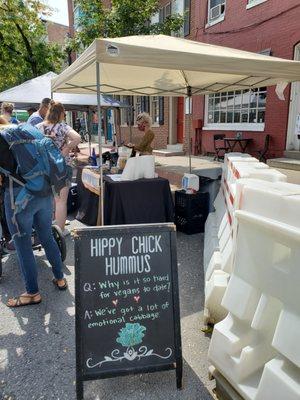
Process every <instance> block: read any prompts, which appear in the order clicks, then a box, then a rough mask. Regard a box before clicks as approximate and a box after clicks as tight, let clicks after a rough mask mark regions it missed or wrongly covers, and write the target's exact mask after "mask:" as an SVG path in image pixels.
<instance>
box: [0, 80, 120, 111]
mask: <svg viewBox="0 0 300 400" xmlns="http://www.w3.org/2000/svg"><path fill="white" fill-rule="evenodd" d="M57 76H58V75H57V74H55V73H54V72H48V73H46V74H44V75H41V76H38V77H37V78H33V79H30V80H29V81H26V82H24V83H22V84H21V85H18V86H15V87H13V88H10V89H8V90H5V91H4V92H1V93H0V102H3V101H7V102H11V103H14V104H15V107H16V108H19V109H27V108H28V107H38V106H39V104H40V102H41V100H42V99H43V98H45V97H49V98H51V80H52V79H53V78H55V77H57ZM53 99H54V100H56V101H59V102H61V103H62V104H64V106H65V108H66V109H67V110H82V111H83V110H85V109H87V108H88V107H90V106H94V107H96V106H97V96H96V94H77V93H71V94H66V93H53ZM101 107H105V108H120V107H128V105H125V104H124V103H121V102H119V101H117V100H115V99H113V98H111V97H109V96H105V95H103V96H101Z"/></svg>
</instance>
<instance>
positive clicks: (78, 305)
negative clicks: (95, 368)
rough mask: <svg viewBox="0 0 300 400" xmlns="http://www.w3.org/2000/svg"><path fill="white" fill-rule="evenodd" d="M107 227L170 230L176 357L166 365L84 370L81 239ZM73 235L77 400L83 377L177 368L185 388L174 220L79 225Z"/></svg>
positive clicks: (113, 229) (125, 230) (139, 231)
mask: <svg viewBox="0 0 300 400" xmlns="http://www.w3.org/2000/svg"><path fill="white" fill-rule="evenodd" d="M97 230H98V231H101V232H103V231H106V232H109V235H110V236H113V235H120V234H121V235H124V236H125V235H126V234H129V235H132V234H134V233H136V234H145V235H147V234H155V233H162V232H165V233H168V234H169V239H168V242H169V243H170V257H171V266H170V275H171V278H170V281H171V285H172V300H173V304H172V307H171V308H172V315H173V321H174V326H173V328H172V329H173V335H174V357H173V359H172V362H171V361H166V363H165V364H163V365H154V364H153V363H152V365H149V366H146V367H145V366H143V367H135V368H134V369H128V368H123V369H122V368H119V370H116V371H113V370H112V371H111V372H103V373H99V372H96V373H89V374H86V373H84V371H83V359H82V343H83V339H84V338H83V335H82V329H81V326H82V324H81V321H82V301H81V292H82V290H81V287H80V284H81V271H80V265H82V264H84V262H82V260H81V254H80V249H79V241H80V239H81V238H83V237H85V236H87V235H88V234H89V233H92V232H93V231H97ZM73 237H74V240H75V331H76V394H77V400H83V398H84V381H88V380H97V379H105V378H112V377H116V376H123V375H133V374H140V373H148V372H157V371H164V370H173V369H175V370H176V385H177V389H181V388H182V349H181V329H180V308H179V289H178V271H177V246H176V228H175V225H174V224H170V223H164V224H142V225H119V226H105V227H89V228H80V229H77V230H76V231H74V233H73Z"/></svg>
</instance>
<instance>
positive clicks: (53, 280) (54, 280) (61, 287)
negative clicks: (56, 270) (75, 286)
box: [52, 278, 68, 290]
mask: <svg viewBox="0 0 300 400" xmlns="http://www.w3.org/2000/svg"><path fill="white" fill-rule="evenodd" d="M61 280H63V281H64V284H63V285H59V284H58V281H61ZM52 282H53V284H54V285H55V286H56V287H57V289H58V290H66V289H67V288H68V283H67V281H66V278H62V279H56V278H53V279H52Z"/></svg>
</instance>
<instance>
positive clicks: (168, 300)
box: [74, 224, 182, 400]
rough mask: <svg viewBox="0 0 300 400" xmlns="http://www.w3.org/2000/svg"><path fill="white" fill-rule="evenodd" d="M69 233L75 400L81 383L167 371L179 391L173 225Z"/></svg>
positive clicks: (123, 226)
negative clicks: (170, 371)
mask: <svg viewBox="0 0 300 400" xmlns="http://www.w3.org/2000/svg"><path fill="white" fill-rule="evenodd" d="M74 238H75V298H76V371H77V374H76V375H77V399H78V400H79V399H80V400H81V399H83V382H84V381H86V380H92V379H101V378H109V377H114V376H118V375H127V374H135V373H143V372H155V371H160V370H168V369H176V378H177V388H181V386H182V354H181V336H180V315H179V298H178V277H177V254H176V232H175V226H174V225H173V224H146V225H118V226H107V227H95V228H83V229H79V230H77V231H76V232H75V234H74Z"/></svg>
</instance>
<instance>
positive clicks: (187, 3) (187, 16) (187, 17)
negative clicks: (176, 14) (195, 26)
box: [183, 0, 191, 36]
mask: <svg viewBox="0 0 300 400" xmlns="http://www.w3.org/2000/svg"><path fill="white" fill-rule="evenodd" d="M190 22H191V0H184V25H183V34H184V36H188V35H189V34H190Z"/></svg>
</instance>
